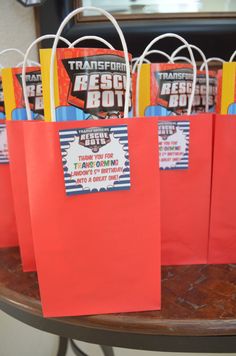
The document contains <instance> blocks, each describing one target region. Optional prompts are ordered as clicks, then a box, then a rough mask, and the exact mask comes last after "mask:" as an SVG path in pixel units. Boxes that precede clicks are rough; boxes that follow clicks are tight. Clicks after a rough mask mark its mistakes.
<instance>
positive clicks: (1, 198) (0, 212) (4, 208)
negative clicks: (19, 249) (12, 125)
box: [0, 120, 18, 247]
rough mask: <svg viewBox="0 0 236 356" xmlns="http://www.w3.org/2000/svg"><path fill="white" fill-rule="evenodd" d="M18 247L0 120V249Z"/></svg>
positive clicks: (3, 126)
mask: <svg viewBox="0 0 236 356" xmlns="http://www.w3.org/2000/svg"><path fill="white" fill-rule="evenodd" d="M17 245H18V238H17V230H16V222H15V213H14V207H13V197H12V187H11V178H10V168H9V159H8V149H7V135H6V121H5V120H0V247H11V246H17Z"/></svg>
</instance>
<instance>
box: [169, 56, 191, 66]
mask: <svg viewBox="0 0 236 356" xmlns="http://www.w3.org/2000/svg"><path fill="white" fill-rule="evenodd" d="M176 61H183V62H187V63H189V64H192V62H191V59H189V58H188V57H181V56H179V57H175V58H171V61H170V62H169V63H175V62H176Z"/></svg>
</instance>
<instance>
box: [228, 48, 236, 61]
mask: <svg viewBox="0 0 236 356" xmlns="http://www.w3.org/2000/svg"><path fill="white" fill-rule="evenodd" d="M235 56H236V51H234V52H233V54H232V56H231V57H230V59H229V62H233V60H234V58H235Z"/></svg>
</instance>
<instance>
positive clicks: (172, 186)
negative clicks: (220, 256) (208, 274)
mask: <svg viewBox="0 0 236 356" xmlns="http://www.w3.org/2000/svg"><path fill="white" fill-rule="evenodd" d="M159 121H163V122H177V123H179V124H180V125H182V124H183V125H184V121H186V122H189V157H188V167H184V166H181V165H179V167H176V169H168V170H161V172H160V173H161V174H160V178H161V233H162V241H161V251H162V252H161V259H162V264H163V265H182V264H201V263H207V252H208V238H209V218H210V193H211V173H212V122H213V116H212V115H211V114H199V115H194V116H181V117H177V118H176V117H168V118H167V117H161V118H159ZM159 136H160V134H159Z"/></svg>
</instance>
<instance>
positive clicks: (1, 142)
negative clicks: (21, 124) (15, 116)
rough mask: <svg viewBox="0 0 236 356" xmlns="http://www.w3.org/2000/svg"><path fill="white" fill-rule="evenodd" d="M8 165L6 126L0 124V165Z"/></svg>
mask: <svg viewBox="0 0 236 356" xmlns="http://www.w3.org/2000/svg"><path fill="white" fill-rule="evenodd" d="M1 163H9V158H8V145H7V131H6V125H5V124H0V164H1Z"/></svg>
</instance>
